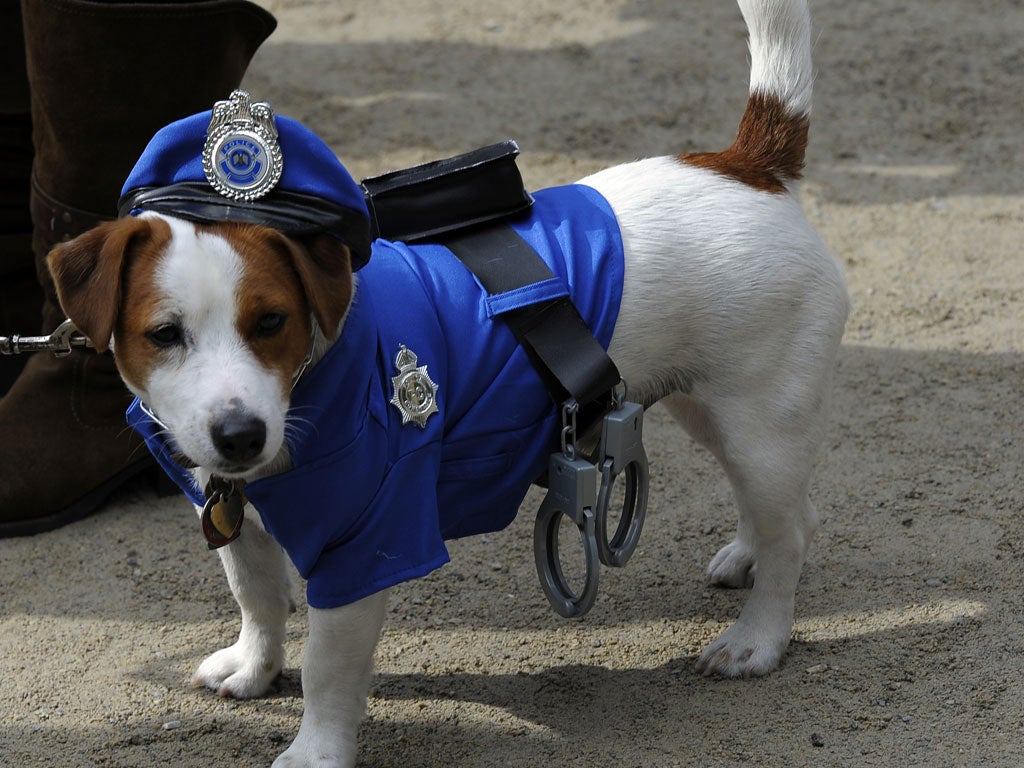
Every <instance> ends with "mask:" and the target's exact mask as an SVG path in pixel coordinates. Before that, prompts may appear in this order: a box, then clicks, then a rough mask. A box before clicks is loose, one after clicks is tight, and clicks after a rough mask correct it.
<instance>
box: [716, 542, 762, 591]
mask: <svg viewBox="0 0 1024 768" xmlns="http://www.w3.org/2000/svg"><path fill="white" fill-rule="evenodd" d="M755 570H756V566H755V562H754V551H753V550H752V549H751V548H750V547H749V546H747V545H746V544H742V543H741V542H740V541H739V540H738V539H735V540H733V541H731V542H730V543H728V544H726V545H725V546H724V547H722V548H721V549H720V550H718V554H717V555H715V556H714V557H713V558H711V564H710V565H708V581H709V582H710V583H712V584H714V585H715V586H718V587H732V588H733V589H740V588H742V587H747V588H750V587H752V586H754V572H755Z"/></svg>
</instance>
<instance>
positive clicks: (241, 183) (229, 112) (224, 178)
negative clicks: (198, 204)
mask: <svg viewBox="0 0 1024 768" xmlns="http://www.w3.org/2000/svg"><path fill="white" fill-rule="evenodd" d="M283 170H284V159H283V158H282V156H281V148H280V147H279V146H278V144H277V128H276V127H275V126H274V110H272V109H271V108H270V105H269V104H267V103H266V102H265V101H259V102H256V103H255V104H254V103H253V102H252V99H251V98H250V97H249V94H248V93H247V92H246V91H242V90H235V91H232V92H231V96H230V97H228V99H227V100H226V101H218V102H217V103H216V104H214V105H213V114H212V116H211V117H210V125H209V126H208V127H207V129H206V145H205V146H204V147H203V172H204V173H205V174H206V179H207V181H209V182H210V185H211V186H212V187H213V188H214V189H216V190H217V191H218V192H219V193H220V194H222V195H224V197H228V198H231V199H232V200H246V201H249V200H256V199H258V198H260V197H263V196H264V195H265V194H267V193H268V192H269V191H270V190H272V189H273V188H274V187H275V186H276V185H277V182H278V181H280V180H281V172H282V171H283Z"/></svg>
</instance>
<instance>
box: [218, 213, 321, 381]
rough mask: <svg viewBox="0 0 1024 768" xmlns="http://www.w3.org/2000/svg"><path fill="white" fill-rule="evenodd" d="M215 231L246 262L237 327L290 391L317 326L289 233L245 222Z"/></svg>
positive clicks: (258, 357)
mask: <svg viewBox="0 0 1024 768" xmlns="http://www.w3.org/2000/svg"><path fill="white" fill-rule="evenodd" d="M213 231H215V232H216V234H218V235H220V236H222V237H223V238H224V239H225V240H227V241H228V242H229V243H230V244H231V246H232V247H233V248H234V249H235V250H236V251H237V252H238V254H239V255H240V256H241V257H242V263H243V264H244V267H243V271H242V277H241V281H240V282H239V285H238V296H237V300H238V309H237V314H236V319H235V327H236V329H237V330H238V333H239V335H240V336H241V337H242V339H243V340H244V341H245V343H246V344H247V345H248V346H249V348H250V349H251V350H252V352H253V354H254V355H255V356H256V358H257V360H259V361H260V363H261V364H262V365H263V366H264V367H265V368H266V369H267V370H271V371H276V372H277V375H278V378H279V380H280V382H281V387H282V391H283V392H287V391H289V390H290V389H291V383H292V378H293V377H294V376H295V374H296V372H297V371H298V370H299V368H300V367H301V366H302V363H303V362H304V361H305V359H306V356H307V355H308V354H309V349H310V343H311V335H312V331H313V327H312V320H311V308H310V303H309V301H308V299H307V296H306V291H305V289H304V287H303V284H302V280H301V279H300V277H299V273H298V271H297V270H296V267H295V265H294V263H293V259H292V255H291V253H290V251H289V248H288V247H287V239H286V238H285V237H284V236H283V235H281V234H280V233H278V232H275V231H274V230H270V229H266V228H264V227H258V226H251V225H246V224H222V225H217V227H216V229H215V230H213ZM279 321H280V324H279V325H278V322H279Z"/></svg>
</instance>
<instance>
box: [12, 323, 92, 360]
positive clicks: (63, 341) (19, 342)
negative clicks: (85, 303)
mask: <svg viewBox="0 0 1024 768" xmlns="http://www.w3.org/2000/svg"><path fill="white" fill-rule="evenodd" d="M85 348H89V349H93V348H94V347H93V343H92V342H91V341H89V339H87V338H86V337H85V336H83V335H82V333H81V332H80V331H79V330H78V328H76V327H75V324H74V323H72V322H71V321H70V320H65V321H64V322H63V323H61V324H60V325H58V326H57V328H56V330H54V332H53V333H51V334H50V335H49V336H21V335H20V334H17V333H16V334H14V335H13V336H0V355H20V354H22V353H23V352H52V353H53V355H54V357H66V356H67V355H70V354H71V350H72V349H85Z"/></svg>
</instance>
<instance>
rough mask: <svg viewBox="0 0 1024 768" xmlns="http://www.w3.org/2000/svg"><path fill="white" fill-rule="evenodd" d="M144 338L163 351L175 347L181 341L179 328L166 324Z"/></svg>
mask: <svg viewBox="0 0 1024 768" xmlns="http://www.w3.org/2000/svg"><path fill="white" fill-rule="evenodd" d="M146 338H147V339H149V340H150V341H151V342H153V343H154V344H155V345H156V346H158V347H161V348H163V349H166V348H168V347H176V346H178V345H179V344H181V341H182V336H181V328H179V327H178V326H176V325H174V324H173V323H168V324H167V325H161V326H160V327H159V328H156V329H154V330H152V331H150V332H149V333H147V334H146Z"/></svg>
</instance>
